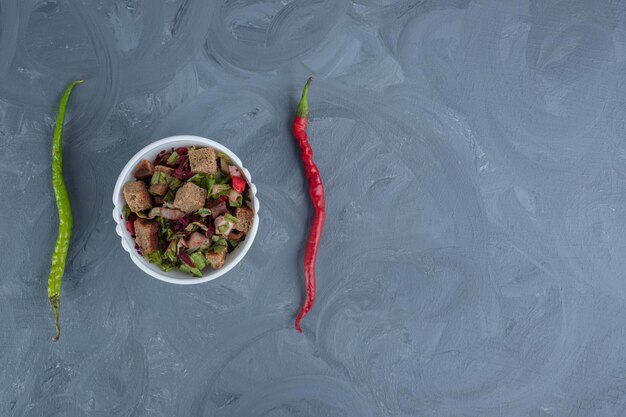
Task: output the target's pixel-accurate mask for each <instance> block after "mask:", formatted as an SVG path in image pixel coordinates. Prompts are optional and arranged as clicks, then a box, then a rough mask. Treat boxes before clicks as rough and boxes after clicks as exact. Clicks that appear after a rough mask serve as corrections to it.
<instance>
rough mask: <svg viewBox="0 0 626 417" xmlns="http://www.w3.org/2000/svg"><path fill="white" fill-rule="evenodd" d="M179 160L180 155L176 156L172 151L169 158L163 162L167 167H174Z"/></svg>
mask: <svg viewBox="0 0 626 417" xmlns="http://www.w3.org/2000/svg"><path fill="white" fill-rule="evenodd" d="M179 159H180V155H178V153H176V151H174V152H172V153H171V154H170V156H169V158H167V161H165V163H166V164H167V165H174V164H175V163H177V162H178V160H179Z"/></svg>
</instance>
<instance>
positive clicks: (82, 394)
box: [0, 0, 626, 417]
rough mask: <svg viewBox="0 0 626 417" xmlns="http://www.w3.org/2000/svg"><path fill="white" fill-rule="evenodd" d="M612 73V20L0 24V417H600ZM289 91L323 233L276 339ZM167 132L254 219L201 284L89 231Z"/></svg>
mask: <svg viewBox="0 0 626 417" xmlns="http://www.w3.org/2000/svg"><path fill="white" fill-rule="evenodd" d="M625 64H626V2H625V1H615V0H614V1H609V0H597V1H590V0H569V1H554V0H547V1H536V0H533V1H525V0H474V1H466V0H441V1H425V0H424V1H419V0H397V1H393V0H352V1H347V0H333V1H322V0H312V1H304V0H282V1H277V0H266V1H255V0H237V1H225V0H217V1H208V0H158V1H157V0H152V1H148V0H144V1H141V0H125V1H121V0H111V1H104V0H46V1H33V0H0V184H1V187H2V191H3V193H4V196H3V198H2V199H1V200H0V225H1V230H2V232H1V236H2V239H0V254H1V255H0V317H1V320H0V369H1V371H0V415H1V416H19V417H23V416H27V417H31V416H46V417H48V416H71V417H73V416H77V417H78V416H81V417H82V416H107V417H118V416H120V417H121V416H129V417H130V416H133V417H142V416H151V417H160V416H162V417H174V416H176V417H178V416H181V417H182V416H193V417H200V416H206V417H208V416H218V417H220V416H233V417H239V416H242V417H253V416H271V417H288V416H301V417H304V416H333V417H334V416H339V417H348V416H354V417H369V416H372V417H378V416H381V417H384V416H424V417H427V416H428V417H461V416H464V417H474V416H475V417H548V416H568V417H593V416H598V417H601V416H602V417H609V416H623V415H626V395H625V392H626V348H625V347H626V330H625V329H626V65H625ZM309 75H313V76H314V77H315V80H314V82H313V85H312V87H311V92H310V100H311V116H312V120H311V124H310V136H311V143H312V146H313V149H314V151H315V156H316V160H317V162H318V165H319V169H320V171H321V173H322V177H323V179H324V182H325V185H326V192H327V210H328V217H327V224H326V230H325V232H324V237H323V241H322V247H321V249H320V253H319V260H318V286H319V287H318V297H317V302H316V304H315V307H314V309H313V311H312V312H311V314H310V315H309V316H308V317H307V318H306V319H305V320H304V322H303V327H304V334H298V333H296V332H295V331H294V329H293V320H294V317H295V315H296V313H297V311H298V308H299V306H300V303H301V301H302V298H303V292H304V288H303V276H302V275H303V274H302V256H303V251H304V241H305V239H306V233H307V230H308V222H309V219H310V217H311V214H312V210H311V208H310V204H309V201H308V196H307V194H306V188H305V182H304V180H303V175H302V170H301V166H300V163H299V159H298V150H297V146H296V144H295V142H294V141H293V138H292V137H291V134H290V123H291V120H292V116H293V113H294V110H295V106H296V103H297V100H298V98H299V94H300V91H301V88H302V86H303V83H304V81H305V80H306V78H307V77H308V76H309ZM76 78H85V79H86V83H85V84H83V85H81V86H79V87H77V88H76V90H75V95H74V96H73V97H72V99H71V104H70V109H69V113H68V118H67V126H66V131H65V143H64V146H65V175H66V179H67V184H68V188H69V194H70V199H71V203H72V207H73V211H74V234H73V237H72V243H71V246H70V251H69V259H68V265H67V273H66V276H65V279H64V282H63V289H62V308H61V323H62V327H63V335H62V338H61V340H60V341H59V342H58V343H53V342H51V341H50V337H51V335H52V333H53V325H52V319H51V312H50V308H49V305H48V302H47V297H46V281H47V275H48V268H49V266H50V255H51V252H52V247H53V245H54V239H55V236H56V231H57V215H56V209H55V205H54V198H53V194H52V190H51V183H50V182H51V174H50V154H51V136H52V129H53V126H54V115H55V112H56V106H57V102H58V100H59V97H60V94H61V92H62V90H63V88H64V87H65V85H66V84H67V83H68V82H69V81H70V80H73V79H76ZM176 134H193V135H199V136H204V137H208V138H212V139H215V140H217V141H219V142H221V143H223V144H224V145H226V146H227V147H229V148H230V149H232V150H233V151H234V152H235V153H236V154H238V155H239V156H240V157H241V159H242V160H243V162H244V164H245V165H246V167H247V168H248V169H249V170H250V172H251V174H252V176H253V178H254V181H255V183H256V185H257V186H258V197H259V200H260V203H261V210H260V212H259V215H260V226H259V233H258V235H257V239H256V241H255V242H254V245H253V247H252V249H251V250H250V252H249V253H248V255H247V256H246V257H245V259H244V260H243V262H242V263H241V264H240V265H238V266H237V267H236V268H235V269H233V270H232V271H231V272H229V273H228V274H227V275H225V276H223V277H221V278H219V279H218V280H216V281H213V282H210V283H207V284H203V285H197V286H175V285H170V284H166V283H163V282H160V281H157V280H155V279H153V278H151V277H149V276H147V275H145V274H144V273H142V272H141V271H140V270H139V269H137V268H136V267H135V266H134V264H132V262H131V261H130V259H129V257H128V255H127V254H126V253H125V252H124V250H123V249H122V247H121V245H120V242H119V238H118V237H117V235H116V234H115V230H114V222H113V220H112V218H111V210H112V202H111V194H112V190H113V185H114V183H115V181H116V179H117V175H118V174H119V172H120V170H121V169H122V167H123V166H124V165H125V163H126V162H127V160H128V159H129V158H130V157H131V156H132V155H133V154H135V152H137V151H138V150H139V149H140V148H142V147H143V146H145V145H147V144H149V143H151V142H153V141H155V140H157V139H160V138H163V137H167V136H171V135H176Z"/></svg>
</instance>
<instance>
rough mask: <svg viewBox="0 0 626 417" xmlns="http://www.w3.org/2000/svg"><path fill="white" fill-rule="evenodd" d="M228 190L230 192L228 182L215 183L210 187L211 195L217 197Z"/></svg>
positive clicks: (226, 193) (225, 193)
mask: <svg viewBox="0 0 626 417" xmlns="http://www.w3.org/2000/svg"><path fill="white" fill-rule="evenodd" d="M229 192H230V185H229V184H215V185H214V186H213V187H212V188H211V197H213V198H219V197H221V196H223V195H228V193H229Z"/></svg>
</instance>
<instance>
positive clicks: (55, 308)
mask: <svg viewBox="0 0 626 417" xmlns="http://www.w3.org/2000/svg"><path fill="white" fill-rule="evenodd" d="M60 301H61V300H60V298H59V296H58V295H55V296H53V297H51V298H50V305H51V306H52V312H53V313H54V326H55V327H56V331H57V332H56V334H55V335H54V336H53V337H52V340H53V341H55V342H56V341H58V340H59V337H61V326H60V325H59V309H60V308H61V302H60Z"/></svg>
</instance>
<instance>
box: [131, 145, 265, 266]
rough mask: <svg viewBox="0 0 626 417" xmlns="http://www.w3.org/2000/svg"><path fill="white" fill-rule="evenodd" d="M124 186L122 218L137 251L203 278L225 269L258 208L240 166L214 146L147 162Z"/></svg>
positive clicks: (170, 152)
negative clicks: (211, 271) (250, 197)
mask: <svg viewBox="0 0 626 417" xmlns="http://www.w3.org/2000/svg"><path fill="white" fill-rule="evenodd" d="M134 177H135V179H136V180H135V181H130V182H128V183H126V184H125V185H124V189H123V194H124V199H125V201H126V205H125V206H124V213H123V216H124V218H125V220H126V228H127V229H128V231H129V232H130V234H131V235H132V236H133V238H134V239H135V248H136V250H137V251H138V252H139V253H140V254H141V255H142V256H144V257H145V258H146V259H147V260H148V261H150V262H151V263H154V264H156V265H159V266H160V267H161V269H162V270H163V271H169V270H170V269H172V268H178V269H180V270H181V271H183V272H186V273H189V274H192V275H194V276H197V277H200V276H202V270H203V269H204V268H206V267H207V266H208V267H211V268H213V269H217V268H221V267H222V266H223V265H224V262H225V259H226V256H227V254H228V253H230V252H231V251H233V250H234V249H235V248H236V247H237V245H239V244H240V243H241V242H242V241H243V240H244V239H245V238H246V234H247V233H248V232H249V231H250V229H251V227H252V223H253V220H254V211H253V210H252V208H250V207H249V206H248V201H247V199H246V198H245V195H246V192H247V190H248V183H247V181H246V179H245V178H244V176H243V174H242V172H241V169H240V168H239V167H238V166H237V165H235V164H234V163H233V161H232V160H231V159H230V158H229V157H228V156H227V155H224V154H222V153H220V152H217V151H216V150H215V149H213V148H209V147H188V148H186V147H181V148H176V149H170V150H167V151H162V152H161V153H159V154H158V155H157V156H156V158H155V159H154V160H153V161H148V160H142V161H141V162H140V163H139V164H138V165H137V167H136V168H135V171H134Z"/></svg>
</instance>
